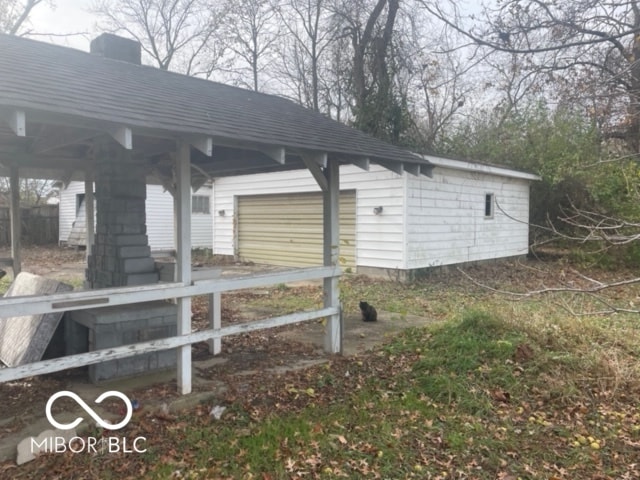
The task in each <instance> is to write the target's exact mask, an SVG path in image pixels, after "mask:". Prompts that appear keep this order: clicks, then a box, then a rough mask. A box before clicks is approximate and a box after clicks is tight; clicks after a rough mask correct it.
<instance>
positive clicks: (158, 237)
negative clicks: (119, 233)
mask: <svg viewBox="0 0 640 480" xmlns="http://www.w3.org/2000/svg"><path fill="white" fill-rule="evenodd" d="M81 193H84V182H70V183H69V186H68V187H67V188H66V189H64V190H62V192H61V193H60V227H59V242H61V243H65V242H66V241H67V240H68V238H69V233H70V232H71V226H72V225H73V222H74V221H75V219H76V195H78V194H81ZM195 194H196V195H208V196H211V188H210V187H208V186H204V187H202V188H201V189H200V190H198V191H197V192H195ZM145 205H146V207H145V208H146V217H147V235H148V236H149V245H150V246H151V250H171V249H173V248H174V238H173V197H172V196H171V194H170V193H169V192H166V191H164V189H163V188H162V186H160V185H147V199H146V204H145ZM212 228H213V227H212V215H211V214H209V215H205V214H197V213H194V214H193V215H192V216H191V242H192V245H193V247H196V248H211V243H212V238H211V230H212Z"/></svg>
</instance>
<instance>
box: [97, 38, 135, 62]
mask: <svg viewBox="0 0 640 480" xmlns="http://www.w3.org/2000/svg"><path fill="white" fill-rule="evenodd" d="M89 51H90V52H91V53H93V54H95V55H101V56H103V57H106V58H111V59H113V60H120V61H122V62H129V63H135V64H136V65H140V64H141V63H142V60H141V59H142V47H141V46H140V44H139V43H138V42H136V41H135V40H130V39H128V38H123V37H119V36H117V35H114V34H113V33H103V34H102V35H100V36H99V37H97V38H94V39H93V40H92V41H91V47H90V48H89Z"/></svg>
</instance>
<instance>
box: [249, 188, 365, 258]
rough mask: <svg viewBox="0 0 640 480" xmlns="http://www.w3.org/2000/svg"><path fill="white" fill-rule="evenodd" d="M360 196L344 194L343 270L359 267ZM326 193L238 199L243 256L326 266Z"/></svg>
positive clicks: (342, 227)
mask: <svg viewBox="0 0 640 480" xmlns="http://www.w3.org/2000/svg"><path fill="white" fill-rule="evenodd" d="M355 232H356V194H355V191H349V192H340V265H341V266H342V267H343V268H348V267H350V268H355V266H356V261H355V236H356V233H355ZM322 243H323V242H322V194H320V193H295V194H294V193H291V194H281V195H251V196H242V197H238V245H237V249H238V256H239V258H240V259H242V260H244V261H252V262H256V263H269V264H272V265H282V266H296V267H297V266H318V265H322V262H323V259H322Z"/></svg>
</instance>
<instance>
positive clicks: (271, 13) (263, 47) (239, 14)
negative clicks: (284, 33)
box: [225, 0, 280, 91]
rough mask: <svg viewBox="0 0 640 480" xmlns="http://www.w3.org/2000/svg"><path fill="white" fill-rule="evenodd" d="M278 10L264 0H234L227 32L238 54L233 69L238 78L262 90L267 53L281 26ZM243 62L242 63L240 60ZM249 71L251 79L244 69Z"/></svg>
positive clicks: (242, 82) (233, 49)
mask: <svg viewBox="0 0 640 480" xmlns="http://www.w3.org/2000/svg"><path fill="white" fill-rule="evenodd" d="M275 19H276V12H275V10H274V9H273V8H272V7H271V5H269V4H268V3H266V2H264V1H261V0H238V1H237V2H236V1H233V0H231V2H230V4H229V16H228V18H227V22H226V27H225V33H226V37H227V41H228V44H229V49H230V50H231V51H232V52H233V53H234V54H235V55H236V58H235V59H234V60H235V61H233V60H232V61H231V64H232V71H233V73H235V74H239V75H240V76H239V78H237V79H236V82H237V83H239V84H241V85H244V86H248V87H250V88H251V89H253V90H255V91H258V90H260V87H261V85H260V73H261V72H262V71H263V70H264V68H265V67H266V65H267V61H266V59H265V57H267V56H268V55H270V54H271V53H272V52H273V49H274V47H275V44H276V40H277V39H278V37H279V35H280V29H279V25H278V24H277V22H275ZM239 63H240V64H242V65H240V64H239ZM247 68H248V69H249V71H250V75H251V81H247V80H245V75H243V72H244V71H246V70H247Z"/></svg>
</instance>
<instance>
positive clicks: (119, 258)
mask: <svg viewBox="0 0 640 480" xmlns="http://www.w3.org/2000/svg"><path fill="white" fill-rule="evenodd" d="M94 156H95V198H96V232H95V240H94V241H95V243H94V245H93V247H92V250H91V255H90V256H89V258H88V261H87V271H86V284H87V285H86V286H87V287H88V288H107V287H120V286H133V285H143V284H150V283H156V282H157V281H158V273H157V272H156V270H155V265H154V261H153V259H152V258H151V249H150V248H149V241H148V237H147V235H146V233H147V227H146V212H145V200H146V196H147V187H146V180H145V177H146V170H145V165H144V161H143V160H142V159H139V158H136V157H134V156H133V155H132V152H131V151H130V150H126V149H124V148H123V147H122V146H120V145H119V144H117V143H116V142H114V141H111V140H110V139H104V140H103V141H101V142H100V143H99V144H98V145H96V147H95V150H94Z"/></svg>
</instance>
